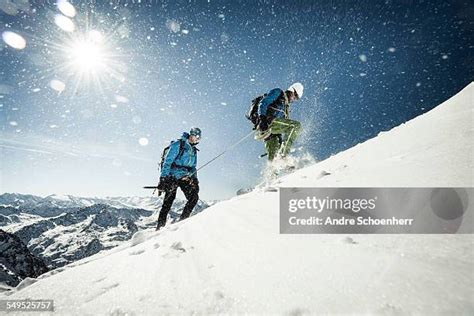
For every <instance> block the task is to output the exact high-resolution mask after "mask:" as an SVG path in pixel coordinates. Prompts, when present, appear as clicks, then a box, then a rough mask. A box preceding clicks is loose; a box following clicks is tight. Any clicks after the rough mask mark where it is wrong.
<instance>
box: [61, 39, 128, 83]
mask: <svg viewBox="0 0 474 316" xmlns="http://www.w3.org/2000/svg"><path fill="white" fill-rule="evenodd" d="M114 44H115V43H114V42H113V41H112V36H111V35H110V34H103V33H102V32H100V31H98V30H89V31H86V32H75V33H74V34H71V36H70V37H69V39H67V40H65V41H64V42H63V44H62V45H61V51H62V53H63V57H64V62H63V63H61V64H60V69H61V70H62V71H64V73H65V74H66V76H67V80H68V81H69V82H70V83H73V87H74V88H73V91H77V90H78V89H79V88H80V87H81V86H83V87H84V86H86V87H87V86H88V87H91V86H95V87H97V88H99V89H100V90H102V89H103V88H107V87H110V86H111V84H112V83H113V82H114V80H118V81H120V82H124V81H125V76H124V74H125V71H126V65H125V64H124V62H123V56H122V55H121V53H120V52H121V50H120V49H118V48H117V47H116V46H115V45H114Z"/></svg>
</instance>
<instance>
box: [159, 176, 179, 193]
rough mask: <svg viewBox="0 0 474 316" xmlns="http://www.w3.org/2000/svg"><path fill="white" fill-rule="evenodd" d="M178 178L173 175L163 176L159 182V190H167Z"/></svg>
mask: <svg viewBox="0 0 474 316" xmlns="http://www.w3.org/2000/svg"><path fill="white" fill-rule="evenodd" d="M175 181H176V180H175V179H174V177H172V176H167V177H161V178H160V182H159V183H158V190H160V191H166V190H167V189H168V188H169V187H171V186H172V185H173V184H174V182H175Z"/></svg>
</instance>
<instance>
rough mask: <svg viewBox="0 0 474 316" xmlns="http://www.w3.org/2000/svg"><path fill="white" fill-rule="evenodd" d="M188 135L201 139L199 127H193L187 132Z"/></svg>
mask: <svg viewBox="0 0 474 316" xmlns="http://www.w3.org/2000/svg"><path fill="white" fill-rule="evenodd" d="M189 135H192V136H197V137H198V138H201V129H200V128H199V127H193V128H191V130H190V131H189Z"/></svg>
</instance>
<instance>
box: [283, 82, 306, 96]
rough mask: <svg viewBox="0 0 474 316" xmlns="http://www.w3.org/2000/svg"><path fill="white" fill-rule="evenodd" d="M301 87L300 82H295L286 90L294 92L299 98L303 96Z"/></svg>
mask: <svg viewBox="0 0 474 316" xmlns="http://www.w3.org/2000/svg"><path fill="white" fill-rule="evenodd" d="M303 89H304V88H303V85H302V84H301V82H295V83H294V84H292V85H291V86H290V87H289V88H288V89H286V90H287V91H291V92H294V93H296V96H297V97H298V99H301V97H302V96H303Z"/></svg>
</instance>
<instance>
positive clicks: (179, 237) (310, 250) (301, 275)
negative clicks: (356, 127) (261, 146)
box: [0, 83, 474, 315]
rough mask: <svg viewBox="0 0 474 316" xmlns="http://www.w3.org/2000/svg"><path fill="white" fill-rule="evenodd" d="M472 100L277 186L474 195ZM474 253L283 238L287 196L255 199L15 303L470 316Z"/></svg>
mask: <svg viewBox="0 0 474 316" xmlns="http://www.w3.org/2000/svg"><path fill="white" fill-rule="evenodd" d="M473 95H474V83H471V84H470V85H469V86H468V87H466V88H465V89H464V90H463V91H462V92H460V93H459V94H457V95H456V96H454V97H453V98H451V99H450V100H448V101H446V102H445V103H443V104H441V105H440V106H438V107H437V108H435V109H433V110H432V111H430V112H428V113H426V114H424V115H422V116H420V117H418V118H416V119H414V120H411V121H409V122H407V123H406V124H402V125H401V126H398V127H396V128H394V129H393V130H391V131H389V132H385V133H382V134H381V135H379V136H378V137H376V138H374V139H371V140H369V141H367V142H365V143H363V144H359V145H357V146H355V147H353V148H351V149H349V150H347V151H345V152H342V153H340V154H337V155H335V156H333V157H331V158H329V159H327V160H325V161H322V162H320V163H317V164H315V165H313V166H310V167H307V168H304V169H301V170H298V171H297V172H295V173H293V174H291V175H288V176H285V177H283V178H280V179H279V180H278V181H276V183H275V185H276V186H285V187H291V186H308V187H309V186H319V187H342V186H345V187H350V186H355V187H364V186H376V187H400V186H401V187H405V186H408V187H417V186H420V187H424V186H427V187H436V186H442V187H472V186H473V184H474V183H473V181H474V175H473V170H474V163H473V159H474V154H473V144H474V142H473V141H472V140H473V139H474V137H473V136H474V130H473V129H474V124H473ZM473 241H474V238H473V236H472V235H351V236H349V235H280V234H279V205H278V193H277V192H264V191H263V190H256V191H254V192H252V193H248V194H244V195H240V196H237V197H235V198H233V199H230V200H228V201H224V202H221V203H218V204H216V205H214V206H212V207H210V208H208V209H207V210H206V211H205V212H203V213H200V214H198V215H196V216H194V217H192V218H190V219H188V220H187V221H185V222H181V223H177V224H174V225H171V226H167V227H166V228H165V229H164V230H163V231H160V232H153V231H142V232H138V233H137V235H136V236H134V237H133V238H132V241H131V242H130V243H128V244H126V245H122V246H119V247H118V248H115V249H113V250H111V251H109V252H106V253H101V254H98V255H96V256H92V257H90V258H87V259H84V260H82V261H79V262H76V263H73V264H71V265H69V266H66V267H64V268H62V269H61V271H60V272H59V271H58V270H56V271H53V272H49V273H47V274H46V275H43V276H42V277H40V278H39V280H38V282H36V283H33V284H31V285H29V286H26V287H24V288H22V289H21V290H19V291H14V292H13V293H12V294H11V295H10V296H8V298H31V299H40V298H43V299H54V300H55V305H56V312H55V315H59V314H68V315H70V314H75V315H86V314H89V315H98V314H101V315H102V314H115V315H122V314H136V315H156V314H166V313H170V314H171V313H179V314H181V313H186V314H189V313H244V312H247V313H258V314H263V313H265V314H269V313H279V314H286V313H289V314H292V315H299V314H304V313H313V314H314V313H318V314H322V313H374V314H375V313H376V314H398V313H401V314H407V313H414V314H420V313H421V314H427V315H428V314H429V315H432V314H442V313H444V314H449V315H453V314H462V313H465V314H472V313H474V301H473V289H474V287H473V285H474V268H473V267H474V251H473V250H474V248H473ZM28 283H29V281H28V280H27V281H26V282H25V284H24V285H23V286H25V285H27V284H28ZM20 287H21V285H20ZM2 296H6V295H5V294H0V298H5V297H2ZM21 315H24V314H23V313H22V314H21Z"/></svg>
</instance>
